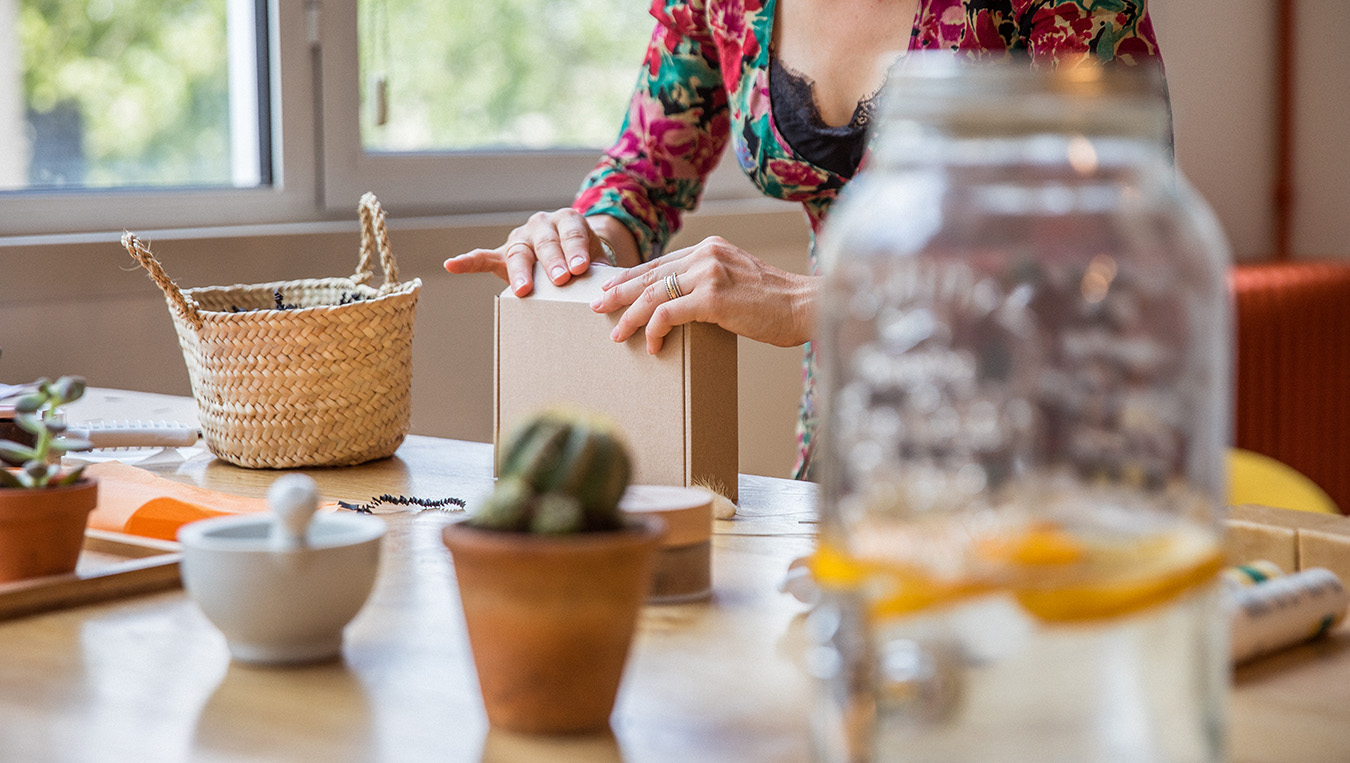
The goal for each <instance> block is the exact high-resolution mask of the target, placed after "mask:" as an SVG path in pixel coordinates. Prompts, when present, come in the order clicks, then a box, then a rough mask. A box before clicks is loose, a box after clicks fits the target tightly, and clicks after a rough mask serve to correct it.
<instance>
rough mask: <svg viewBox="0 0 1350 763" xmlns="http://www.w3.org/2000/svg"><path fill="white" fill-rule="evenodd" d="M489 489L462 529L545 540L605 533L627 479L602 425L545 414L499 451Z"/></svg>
mask: <svg viewBox="0 0 1350 763" xmlns="http://www.w3.org/2000/svg"><path fill="white" fill-rule="evenodd" d="M499 474H500V476H499V479H498V480H497V487H496V488H495V489H494V490H493V492H492V495H491V496H489V498H488V499H487V501H486V502H485V503H484V505H483V506H482V507H481V508H480V509H479V510H478V511H477V512H476V513H475V514H474V516H473V518H472V519H471V520H469V523H470V524H471V525H473V526H475V527H483V528H489V529H494V530H511V531H516V532H531V533H539V534H547V535H559V534H565V533H577V532H591V531H596V530H613V529H616V528H618V527H620V526H622V524H623V520H622V517H621V515H620V513H619V499H620V498H622V497H623V493H624V490H626V489H627V488H628V482H629V480H630V479H631V477H632V462H631V460H630V459H629V456H628V450H627V448H626V447H625V445H624V444H623V442H622V441H621V440H620V439H619V437H618V435H617V434H616V433H615V432H614V430H613V429H612V428H611V427H610V426H608V425H607V424H605V423H602V422H600V421H597V420H596V419H593V418H590V417H587V416H582V415H579V414H571V413H564V412H559V411H550V412H546V413H543V414H540V415H539V416H537V417H535V418H534V419H532V420H530V421H529V422H527V423H526V424H525V425H524V426H522V427H521V428H520V429H518V430H517V431H516V432H515V433H514V434H513V435H512V436H511V438H510V439H509V440H508V442H507V444H506V447H505V448H504V449H503V451H502V458H501V464H500V469H499Z"/></svg>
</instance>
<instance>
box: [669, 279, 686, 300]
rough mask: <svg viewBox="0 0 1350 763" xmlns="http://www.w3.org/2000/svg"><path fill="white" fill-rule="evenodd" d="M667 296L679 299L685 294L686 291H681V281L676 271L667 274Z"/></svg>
mask: <svg viewBox="0 0 1350 763" xmlns="http://www.w3.org/2000/svg"><path fill="white" fill-rule="evenodd" d="M666 296H668V297H670V298H671V299H679V298H680V297H683V296H684V292H682V291H680V281H679V278H678V276H677V275H676V274H675V273H671V274H670V275H668V276H666Z"/></svg>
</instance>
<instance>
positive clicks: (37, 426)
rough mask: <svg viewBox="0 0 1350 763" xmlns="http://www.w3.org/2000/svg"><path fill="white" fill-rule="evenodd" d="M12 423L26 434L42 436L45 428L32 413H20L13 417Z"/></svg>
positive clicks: (40, 420)
mask: <svg viewBox="0 0 1350 763" xmlns="http://www.w3.org/2000/svg"><path fill="white" fill-rule="evenodd" d="M14 423H16V424H18V425H19V428H20V429H22V430H23V431H25V432H27V433H28V434H42V433H43V432H44V431H46V429H47V426H46V425H45V424H43V423H42V419H41V418H40V417H38V416H36V415H34V414H32V413H20V414H16V415H15V416H14Z"/></svg>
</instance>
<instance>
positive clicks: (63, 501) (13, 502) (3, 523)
mask: <svg viewBox="0 0 1350 763" xmlns="http://www.w3.org/2000/svg"><path fill="white" fill-rule="evenodd" d="M97 503H98V483H97V482H96V481H95V480H93V479H88V478H86V479H82V480H80V481H79V482H76V483H75V484H73V485H66V486H64V487H49V488H34V489H20V488H0V583H8V582H11V581H14V580H23V579H25V578H35V577H41V576H43V575H59V574H62V573H67V572H74V571H75V564H76V562H78V561H79V559H80V549H81V548H83V547H84V528H85V525H86V524H87V523H88V522H89V512H91V511H93V510H94V506H95V504H97Z"/></svg>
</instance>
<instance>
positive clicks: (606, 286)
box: [600, 278, 614, 290]
mask: <svg viewBox="0 0 1350 763" xmlns="http://www.w3.org/2000/svg"><path fill="white" fill-rule="evenodd" d="M613 285H614V279H613V278H611V279H609V280H607V281H605V282H604V283H602V284H600V288H601V289H606V290H607V289H609V287H611V286H613Z"/></svg>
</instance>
